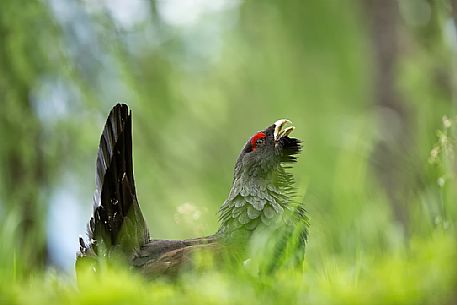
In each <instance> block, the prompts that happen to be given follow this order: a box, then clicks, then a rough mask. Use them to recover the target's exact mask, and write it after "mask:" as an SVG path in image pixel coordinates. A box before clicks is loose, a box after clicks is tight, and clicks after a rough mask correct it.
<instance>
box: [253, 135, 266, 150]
mask: <svg viewBox="0 0 457 305" xmlns="http://www.w3.org/2000/svg"><path fill="white" fill-rule="evenodd" d="M265 137H266V135H265V133H263V132H262V131H259V132H258V133H256V134H255V135H254V136H253V137H252V138H251V145H252V150H255V149H256V141H257V140H258V139H263V138H265Z"/></svg>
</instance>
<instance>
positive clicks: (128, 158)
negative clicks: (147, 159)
mask: <svg viewBox="0 0 457 305" xmlns="http://www.w3.org/2000/svg"><path fill="white" fill-rule="evenodd" d="M287 123H290V122H289V121H287V120H278V121H277V122H276V123H275V124H273V125H271V126H270V127H268V128H266V129H265V130H263V131H260V132H257V133H256V134H255V135H254V136H253V137H252V138H251V139H249V140H248V142H247V143H246V145H245V146H244V148H243V150H242V151H241V154H240V156H239V158H238V160H237V162H236V165H235V171H234V179H233V184H232V188H231V191H230V193H229V195H228V198H227V199H226V200H225V202H224V204H223V205H222V207H221V208H220V210H219V220H220V228H219V230H218V231H217V233H216V234H214V235H211V236H207V237H202V238H196V239H189V240H151V239H150V238H149V232H148V229H147V226H146V224H145V221H144V218H143V215H142V213H141V210H140V207H139V205H138V201H137V198H136V192H135V183H134V178H133V162H132V133H131V128H132V122H131V114H130V112H129V110H128V106H127V105H124V104H122V105H121V104H118V105H116V106H115V107H114V108H113V109H112V110H111V112H110V114H109V116H108V119H107V121H106V125H105V128H104V130H103V133H102V136H101V139H100V146H99V151H98V157H97V173H96V191H95V195H94V211H93V216H92V217H91V219H90V221H89V224H88V236H89V241H88V243H86V242H85V241H84V240H83V239H82V238H80V241H79V242H80V252H79V253H78V256H77V264H79V263H80V262H83V261H85V260H86V259H91V260H94V259H96V258H97V257H100V256H103V257H108V258H109V257H111V256H120V257H124V258H125V259H126V260H127V261H128V262H129V264H130V265H131V266H132V267H133V268H136V269H139V270H140V271H141V272H143V273H145V274H148V275H158V274H173V273H176V272H177V271H179V269H180V268H182V266H183V265H187V264H189V265H190V263H191V261H192V255H193V254H194V253H195V252H197V251H202V250H209V251H211V252H221V251H224V253H225V254H228V256H230V254H231V252H235V251H239V249H243V248H244V246H245V244H246V243H247V242H248V240H249V238H250V236H251V235H252V234H253V232H255V231H257V230H256V229H258V228H259V227H263V228H275V229H274V230H272V231H271V232H272V233H271V234H272V236H273V237H274V238H275V241H276V243H275V246H274V249H273V251H274V255H276V256H278V257H281V256H284V253H285V249H286V248H288V249H289V248H290V241H291V240H292V242H293V244H294V245H295V246H294V247H296V248H297V251H296V253H295V256H296V257H295V258H294V261H296V262H300V261H301V260H302V258H303V251H304V246H305V243H306V240H307V236H308V218H307V216H306V213H305V210H304V209H303V207H302V206H301V205H300V204H298V203H296V202H295V201H294V200H293V199H294V187H293V184H294V180H293V176H292V175H291V174H290V173H288V172H287V171H286V169H287V168H286V167H285V166H284V165H285V164H288V163H293V162H295V161H296V155H297V154H298V153H299V152H300V149H301V146H300V141H299V140H297V139H295V138H290V137H289V136H288V135H289V133H290V132H292V130H293V127H288V128H283V127H285V125H286V124H287ZM278 224H279V225H278ZM239 237H241V238H239ZM224 256H225V255H224ZM275 261H279V260H275ZM276 264H277V262H275V263H271V264H270V265H269V266H268V267H267V269H268V270H273V269H274V268H275V265H276Z"/></svg>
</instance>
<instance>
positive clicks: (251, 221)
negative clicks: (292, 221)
mask: <svg viewBox="0 0 457 305" xmlns="http://www.w3.org/2000/svg"><path fill="white" fill-rule="evenodd" d="M291 124H292V123H291V122H290V121H289V120H286V119H281V120H277V121H276V122H275V123H274V124H273V125H271V126H269V127H267V128H265V129H264V130H262V131H258V132H256V133H255V134H254V135H253V136H252V137H251V138H249V140H248V141H247V142H246V144H245V145H244V148H243V149H242V151H241V153H240V156H239V157H238V160H237V162H236V165H235V172H234V178H233V184H232V188H231V190H230V194H229V196H228V198H227V199H226V200H225V202H224V204H223V206H222V207H221V209H220V210H219V219H220V223H221V228H220V229H219V231H220V232H227V231H228V232H231V231H234V230H237V229H239V228H241V227H243V228H246V229H248V230H254V229H255V228H256V227H257V225H259V224H261V223H263V224H266V225H268V224H270V223H272V222H273V221H274V220H275V219H277V218H278V217H277V216H279V215H281V214H282V212H283V211H284V208H286V207H287V206H288V205H289V203H290V197H291V193H292V191H291V190H292V188H293V177H292V175H291V174H290V173H288V172H286V170H285V167H284V166H283V165H284V164H285V163H291V162H295V161H296V154H298V153H299V152H300V149H301V145H300V141H299V140H298V139H295V138H291V137H289V135H290V133H291V132H292V131H293V130H294V129H295V127H293V126H290V125H291Z"/></svg>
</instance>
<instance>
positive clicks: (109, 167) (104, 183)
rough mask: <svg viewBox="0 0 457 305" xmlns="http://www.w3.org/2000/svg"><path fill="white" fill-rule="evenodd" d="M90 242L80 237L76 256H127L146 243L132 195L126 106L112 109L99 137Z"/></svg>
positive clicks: (143, 229) (137, 206) (130, 150)
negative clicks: (115, 253)
mask: <svg viewBox="0 0 457 305" xmlns="http://www.w3.org/2000/svg"><path fill="white" fill-rule="evenodd" d="M87 227H88V228H87V231H88V232H87V233H88V236H89V242H88V243H87V244H86V242H85V241H84V239H83V238H81V237H80V240H79V243H80V253H79V254H78V256H79V257H82V256H92V255H101V254H105V253H108V254H109V253H110V252H111V250H112V248H119V249H120V250H122V252H121V253H123V254H124V255H126V256H130V255H131V254H132V253H133V252H134V251H136V250H137V249H139V248H140V247H141V246H142V245H144V244H145V243H146V242H147V241H148V240H149V232H148V229H147V227H146V223H145V221H144V218H143V214H142V213H141V210H140V207H139V205H138V201H137V198H136V192H135V183H134V179H133V161H132V118H131V114H130V111H129V109H128V106H127V105H125V104H117V105H116V106H114V107H113V109H112V110H111V112H110V114H109V116H108V119H107V121H106V124H105V128H104V130H103V133H102V135H101V138H100V145H99V150H98V157H97V172H96V190H95V194H94V210H93V215H92V217H91V219H90V221H89V224H88V226H87Z"/></svg>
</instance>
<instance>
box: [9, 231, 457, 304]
mask: <svg viewBox="0 0 457 305" xmlns="http://www.w3.org/2000/svg"><path fill="white" fill-rule="evenodd" d="M456 262H457V243H456V240H455V238H453V237H452V236H450V235H449V234H448V233H446V232H436V233H435V234H433V235H432V236H430V238H427V239H413V240H412V241H411V243H410V245H409V246H408V247H403V248H402V249H398V250H397V251H394V252H386V253H380V254H378V255H376V256H372V255H365V254H363V253H359V254H358V257H357V260H353V261H348V260H347V259H346V258H345V257H339V256H333V257H327V258H323V259H322V261H321V262H320V264H318V265H313V264H312V262H310V261H309V260H306V261H305V264H304V267H303V270H299V269H284V270H280V271H278V272H277V273H275V274H273V275H268V276H266V275H263V276H262V275H259V274H257V272H256V271H255V270H252V269H251V268H250V267H249V266H247V267H245V266H244V267H239V268H234V267H231V269H229V270H220V269H219V270H218V269H214V268H212V267H208V266H207V268H200V269H199V270H197V271H193V272H185V273H183V274H181V276H180V277H179V278H177V279H174V280H170V279H168V280H167V279H156V280H145V279H143V278H142V277H141V276H140V275H138V274H134V273H132V272H130V271H127V270H126V269H125V268H122V267H117V268H106V269H103V270H102V271H101V272H99V273H97V274H95V273H93V272H90V271H86V272H83V273H81V274H79V277H78V281H77V283H76V282H75V280H74V279H72V278H71V277H66V276H63V275H59V274H57V273H55V272H47V273H46V274H41V275H33V276H30V277H29V278H28V279H26V280H24V281H20V282H14V283H13V284H12V285H10V284H8V285H2V286H1V287H0V303H1V304H107V305H108V304H109V305H114V304H325V305H328V304H352V305H353V304H452V303H453V302H455V298H456V297H457V295H456V291H455V284H456V282H457V281H456V280H457V271H456V270H457V263H456Z"/></svg>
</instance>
